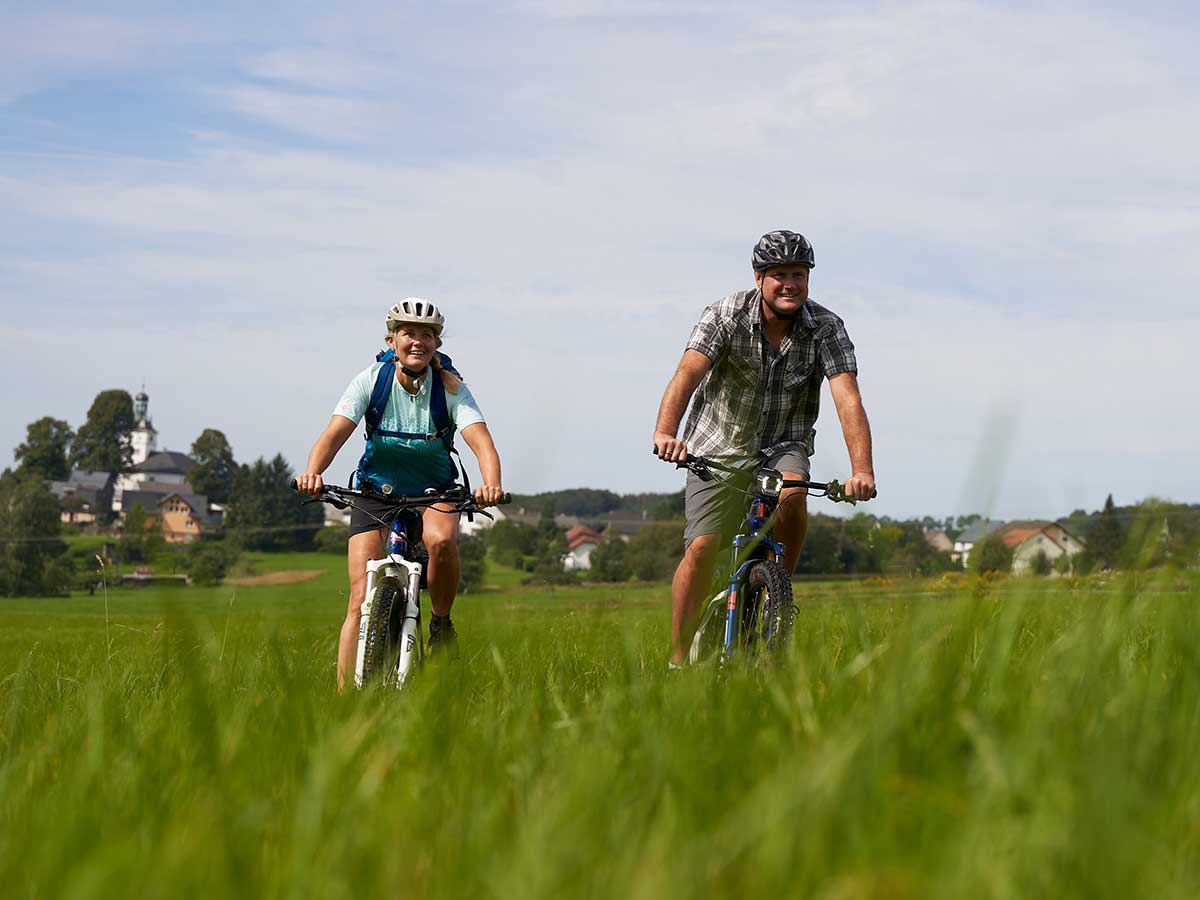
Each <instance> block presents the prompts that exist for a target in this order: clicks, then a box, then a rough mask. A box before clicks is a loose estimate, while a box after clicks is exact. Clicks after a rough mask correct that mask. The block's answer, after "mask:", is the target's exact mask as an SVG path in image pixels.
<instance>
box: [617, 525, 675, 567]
mask: <svg viewBox="0 0 1200 900" xmlns="http://www.w3.org/2000/svg"><path fill="white" fill-rule="evenodd" d="M682 548H683V523H682V522H650V523H647V524H645V525H643V526H642V527H641V529H640V530H639V531H638V533H637V534H635V535H634V536H633V537H632V538H631V539H630V541H629V544H628V545H627V546H626V548H625V569H626V571H627V572H628V573H629V574H630V575H632V576H634V577H635V578H638V579H640V580H641V581H662V580H664V579H667V578H670V577H671V573H673V572H674V571H675V566H676V565H678V563H679V557H680V555H681V551H682Z"/></svg>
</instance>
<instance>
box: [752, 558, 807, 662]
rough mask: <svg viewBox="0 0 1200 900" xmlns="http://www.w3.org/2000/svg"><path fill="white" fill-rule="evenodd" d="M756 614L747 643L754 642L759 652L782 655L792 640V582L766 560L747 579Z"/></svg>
mask: <svg viewBox="0 0 1200 900" xmlns="http://www.w3.org/2000/svg"><path fill="white" fill-rule="evenodd" d="M746 583H747V587H748V588H749V594H750V596H748V597H747V598H746V600H747V603H748V604H752V608H753V610H754V615H753V617H752V621H751V622H750V623H748V624H749V625H750V626H751V628H752V630H751V629H747V630H746V631H745V632H743V636H742V637H743V640H748V641H753V642H754V643H755V644H757V645H758V647H759V649H761V650H765V651H767V652H768V653H779V652H781V651H782V650H783V649H784V648H785V647H787V645H788V642H789V641H790V640H791V638H792V622H793V620H794V617H795V609H794V607H793V606H792V579H791V578H789V577H788V574H787V571H786V570H785V569H784V568H783V566H781V565H780V564H779V563H777V562H774V561H772V560H763V561H762V562H759V563H755V564H754V565H753V566H752V567H751V568H750V571H749V572H748V573H747V576H746Z"/></svg>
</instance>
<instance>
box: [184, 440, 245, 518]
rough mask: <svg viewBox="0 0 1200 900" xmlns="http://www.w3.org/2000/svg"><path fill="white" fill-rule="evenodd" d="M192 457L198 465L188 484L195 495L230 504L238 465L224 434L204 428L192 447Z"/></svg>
mask: <svg viewBox="0 0 1200 900" xmlns="http://www.w3.org/2000/svg"><path fill="white" fill-rule="evenodd" d="M191 457H192V459H193V460H194V461H195V463H196V465H194V466H193V467H192V468H191V470H190V471H189V472H188V481H189V482H190V483H191V485H192V487H193V488H195V489H196V493H198V494H204V495H205V496H206V497H208V499H209V500H211V501H212V502H213V503H226V502H228V500H229V495H230V492H231V491H232V490H233V479H234V476H235V475H236V474H237V463H236V462H235V461H234V458H233V448H232V447H230V446H229V441H228V440H227V439H226V437H225V434H224V432H221V431H218V430H217V429H215V428H205V429H204V430H203V431H202V432H200V437H198V438H196V440H195V441H194V442H193V443H192V452H191Z"/></svg>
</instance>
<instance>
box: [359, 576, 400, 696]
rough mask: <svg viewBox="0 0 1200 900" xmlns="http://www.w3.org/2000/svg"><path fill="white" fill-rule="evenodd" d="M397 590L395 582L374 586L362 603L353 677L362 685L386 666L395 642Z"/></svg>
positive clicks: (385, 668)
mask: <svg viewBox="0 0 1200 900" xmlns="http://www.w3.org/2000/svg"><path fill="white" fill-rule="evenodd" d="M399 596H400V592H399V591H398V590H397V589H396V588H395V586H394V585H390V584H384V585H381V586H379V587H378V588H376V589H375V590H374V591H373V592H372V595H371V596H369V597H368V598H367V599H366V600H365V601H364V602H363V605H362V622H361V623H360V625H359V629H358V660H357V666H356V671H355V673H354V674H355V681H356V682H357V683H358V686H359V687H362V686H363V685H364V684H366V683H367V682H368V681H370V680H371V679H372V678H373V677H374V676H375V675H376V674H377V673H378V672H381V671H386V670H387V668H388V657H389V656H390V655H391V652H392V647H393V646H394V645H395V634H394V627H393V625H392V620H393V618H394V617H395V613H396V604H397V598H399Z"/></svg>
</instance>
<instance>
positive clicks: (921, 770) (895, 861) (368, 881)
mask: <svg viewBox="0 0 1200 900" xmlns="http://www.w3.org/2000/svg"><path fill="white" fill-rule="evenodd" d="M258 565H259V566H260V568H262V569H263V570H264V571H266V570H269V569H271V568H278V569H286V570H309V571H318V570H321V571H326V572H327V574H325V575H322V576H320V577H317V578H315V579H313V580H309V581H305V582H303V583H298V584H293V585H269V584H268V585H232V584H227V585H223V586H221V587H217V588H211V589H205V588H196V587H192V588H175V589H157V590H150V589H147V590H141V591H138V590H122V591H113V590H110V591H109V592H108V593H107V597H106V596H105V595H104V593H103V592H100V593H97V594H96V595H95V596H86V595H85V596H76V597H73V598H71V599H65V600H64V599H58V600H46V599H18V600H4V601H0V885H3V887H0V893H2V894H3V896H5V897H13V898H91V897H125V896H136V897H144V898H160V897H161V898H167V897H171V898H177V897H200V896H203V897H225V896H230V897H242V896H245V897H256V898H275V897H280V898H282V897H296V898H299V897H321V898H326V897H328V898H355V900H365V898H373V897H389V898H396V897H400V898H403V897H496V898H543V897H545V898H550V897H554V898H563V897H621V898H667V897H670V898H693V897H695V898H700V897H738V898H749V897H816V898H825V900H850V898H974V897H979V898H1028V897H1055V898H1074V897H1078V898H1084V897H1087V898H1095V897H1122V898H1127V897H1154V898H1174V897H1179V898H1184V897H1189V898H1191V897H1196V896H1198V895H1200V615H1198V614H1197V601H1198V600H1200V579H1198V578H1197V576H1196V574H1195V573H1186V572H1184V573H1178V572H1176V573H1171V572H1159V573H1139V574H1137V575H1136V576H1134V575H1129V576H1113V577H1109V578H1107V579H1090V580H1086V581H1068V580H1065V579H1046V580H1042V579H1013V580H1009V581H1006V582H999V583H996V584H991V585H987V584H979V583H975V582H972V581H969V580H968V581H964V582H963V583H957V582H954V581H953V580H951V581H944V582H927V581H896V582H890V583H879V584H863V583H836V584H835V583H799V584H798V585H797V590H798V594H799V595H801V596H802V597H803V601H802V604H801V610H800V614H799V615H798V617H797V628H796V634H795V640H794V644H793V646H792V647H791V649H790V652H789V653H788V655H787V657H786V659H785V660H783V661H782V662H780V663H776V664H766V663H762V662H759V663H746V664H738V665H733V666H730V667H726V668H725V669H723V670H719V669H717V668H715V667H712V666H701V667H697V668H694V669H690V670H686V671H683V672H669V671H668V670H667V668H666V664H665V639H666V634H667V627H668V622H669V610H668V606H667V597H668V589H667V587H666V586H665V585H650V586H632V585H630V586H583V587H570V588H557V589H548V588H544V589H539V588H528V587H521V586H520V585H519V584H518V583H517V579H516V578H515V577H514V576H513V573H506V572H503V571H499V570H495V569H493V573H492V578H491V581H492V582H493V586H492V587H491V588H490V589H488V590H485V591H483V592H481V593H478V594H473V595H468V596H464V597H463V598H461V599H460V603H459V605H458V606H457V607H456V610H455V621H456V623H457V624H458V628H459V632H460V638H461V648H462V653H461V656H460V658H459V659H458V660H442V661H437V662H436V663H435V664H433V665H430V666H428V667H427V668H426V669H424V670H423V671H422V672H421V673H420V676H419V678H417V679H416V680H415V681H414V682H413V683H412V684H411V685H410V686H409V687H407V688H406V689H405V691H404V692H402V693H400V694H396V693H394V692H390V691H384V690H366V691H363V692H359V693H351V694H348V695H345V696H338V695H337V694H336V693H335V692H334V691H333V689H332V684H333V652H334V640H335V635H336V631H337V628H338V625H339V623H340V621H341V617H342V613H343V610H344V576H343V574H342V572H343V569H342V566H343V562H342V560H340V559H338V558H336V557H332V556H320V555H315V554H313V555H287V556H283V555H281V556H276V557H262V558H260V559H259V560H258Z"/></svg>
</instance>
